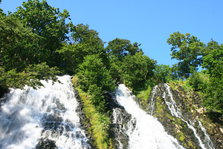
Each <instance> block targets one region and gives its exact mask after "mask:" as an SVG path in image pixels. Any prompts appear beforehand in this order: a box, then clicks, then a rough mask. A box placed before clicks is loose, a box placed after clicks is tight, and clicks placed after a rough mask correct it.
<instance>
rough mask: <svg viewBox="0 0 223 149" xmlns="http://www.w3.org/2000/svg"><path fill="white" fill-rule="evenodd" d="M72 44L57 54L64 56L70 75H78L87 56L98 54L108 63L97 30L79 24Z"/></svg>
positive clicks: (75, 27) (75, 28) (74, 29)
mask: <svg viewBox="0 0 223 149" xmlns="http://www.w3.org/2000/svg"><path fill="white" fill-rule="evenodd" d="M71 40H72V41H74V42H73V43H72V44H69V45H68V44H66V45H65V46H63V47H62V48H61V49H59V50H57V52H58V53H59V54H60V55H62V59H63V62H64V67H65V70H66V71H67V72H69V73H70V74H74V73H76V70H77V68H78V65H79V64H81V63H82V62H83V61H84V57H85V56H87V55H93V54H97V55H99V57H100V58H102V60H103V62H105V61H107V56H106V52H105V49H104V43H103V41H102V40H101V39H100V38H99V36H98V33H97V32H96V31H95V30H92V29H89V26H88V25H83V24H78V25H76V26H74V27H73V32H72V39H71Z"/></svg>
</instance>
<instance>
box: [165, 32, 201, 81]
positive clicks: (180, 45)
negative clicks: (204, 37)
mask: <svg viewBox="0 0 223 149" xmlns="http://www.w3.org/2000/svg"><path fill="white" fill-rule="evenodd" d="M167 43H168V44H170V45H171V46H172V47H171V52H172V53H171V56H172V58H174V59H177V60H179V62H178V64H177V67H178V70H179V72H180V73H179V76H180V77H182V78H188V77H189V76H190V74H191V73H192V72H193V71H195V70H197V68H198V66H200V65H201V63H202V59H201V56H202V52H203V49H204V46H205V45H204V43H202V42H200V40H199V39H198V38H197V37H195V36H192V35H191V34H189V33H186V34H181V33H179V32H175V33H173V34H171V35H170V37H169V38H168V39H167Z"/></svg>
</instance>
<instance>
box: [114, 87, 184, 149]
mask: <svg viewBox="0 0 223 149" xmlns="http://www.w3.org/2000/svg"><path fill="white" fill-rule="evenodd" d="M116 100H117V102H118V103H119V104H120V105H121V106H123V107H124V109H125V110H126V111H127V112H128V113H129V114H130V115H131V120H130V121H129V122H128V124H127V125H128V127H127V128H128V129H127V130H126V132H125V133H126V134H127V135H128V137H129V141H128V148H129V149H183V147H182V146H181V145H180V144H179V143H178V141H177V140H176V139H175V138H173V137H172V136H170V135H168V134H167V133H166V132H165V130H164V128H163V126H162V125H161V123H160V122H159V121H157V120H156V118H154V117H152V116H151V115H148V114H147V113H146V112H145V111H143V110H142V109H140V107H139V106H138V105H137V103H136V102H135V101H134V96H132V95H131V92H130V91H129V90H128V89H127V88H126V87H125V85H123V84H121V85H119V87H118V89H117V90H116ZM116 115H117V114H116ZM116 115H114V114H113V116H114V117H115V116H116ZM114 119H115V118H114Z"/></svg>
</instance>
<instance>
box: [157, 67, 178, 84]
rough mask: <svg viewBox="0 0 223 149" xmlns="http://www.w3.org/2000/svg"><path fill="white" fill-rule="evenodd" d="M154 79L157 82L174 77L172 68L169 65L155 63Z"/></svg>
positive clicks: (164, 81)
mask: <svg viewBox="0 0 223 149" xmlns="http://www.w3.org/2000/svg"><path fill="white" fill-rule="evenodd" d="M154 79H155V80H154V81H155V82H156V84H158V83H166V82H169V81H170V80H172V79H174V75H173V69H172V68H171V67H170V66H169V65H155V69H154Z"/></svg>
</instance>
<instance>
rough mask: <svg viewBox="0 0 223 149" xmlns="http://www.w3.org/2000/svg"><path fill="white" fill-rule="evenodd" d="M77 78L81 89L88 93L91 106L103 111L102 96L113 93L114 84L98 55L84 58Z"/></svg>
mask: <svg viewBox="0 0 223 149" xmlns="http://www.w3.org/2000/svg"><path fill="white" fill-rule="evenodd" d="M77 76H78V78H79V79H80V80H79V83H80V87H81V89H82V90H83V91H85V92H89V93H90V95H91V96H92V97H93V98H92V100H93V104H94V105H95V106H96V107H97V108H98V110H100V111H104V110H105V105H106V100H105V98H104V94H105V93H107V92H111V91H113V90H114V88H115V84H114V81H113V80H112V78H111V75H110V73H109V70H108V69H107V68H106V67H105V66H104V64H103V62H102V59H101V58H100V57H99V56H98V55H88V56H86V57H85V58H84V62H83V63H82V64H80V66H79V69H78V73H77Z"/></svg>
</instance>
